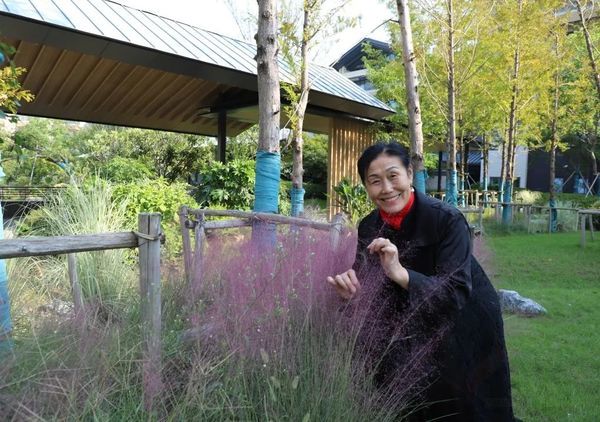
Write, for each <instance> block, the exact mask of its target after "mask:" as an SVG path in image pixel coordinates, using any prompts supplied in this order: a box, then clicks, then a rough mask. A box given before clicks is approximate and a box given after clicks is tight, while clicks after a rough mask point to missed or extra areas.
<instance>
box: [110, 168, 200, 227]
mask: <svg viewBox="0 0 600 422" xmlns="http://www.w3.org/2000/svg"><path fill="white" fill-rule="evenodd" d="M187 189H188V186H187V185H186V184H185V183H172V184H169V183H167V181H166V180H164V179H156V180H147V181H142V182H137V183H126V184H121V185H115V188H114V194H113V198H114V200H115V201H116V202H117V203H126V204H127V206H126V209H125V218H126V222H127V226H128V227H130V228H132V229H133V228H137V221H138V214H139V213H141V212H159V213H160V214H161V215H162V221H163V223H164V224H168V223H171V222H178V221H179V220H178V216H177V213H178V211H179V207H180V206H181V205H184V204H185V205H189V206H191V207H195V206H196V204H195V201H194V199H193V198H192V197H191V196H190V195H189V194H188V192H187Z"/></svg>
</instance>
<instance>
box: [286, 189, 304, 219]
mask: <svg viewBox="0 0 600 422" xmlns="http://www.w3.org/2000/svg"><path fill="white" fill-rule="evenodd" d="M304 193H305V191H304V189H297V188H295V187H293V186H292V191H291V193H290V197H291V199H292V217H300V216H301V215H302V214H303V213H304Z"/></svg>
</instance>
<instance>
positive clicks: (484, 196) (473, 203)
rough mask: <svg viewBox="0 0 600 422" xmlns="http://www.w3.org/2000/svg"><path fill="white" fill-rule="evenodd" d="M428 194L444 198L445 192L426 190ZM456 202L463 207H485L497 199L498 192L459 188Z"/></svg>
mask: <svg viewBox="0 0 600 422" xmlns="http://www.w3.org/2000/svg"><path fill="white" fill-rule="evenodd" d="M427 194H428V195H431V196H433V197H434V198H437V199H441V200H442V201H444V200H445V199H446V192H444V191H442V192H427ZM457 200H458V203H459V204H460V205H462V206H464V207H465V208H480V207H486V206H487V205H488V204H490V203H493V202H496V201H497V200H498V192H496V191H491V190H490V191H480V190H461V191H459V192H458V197H457Z"/></svg>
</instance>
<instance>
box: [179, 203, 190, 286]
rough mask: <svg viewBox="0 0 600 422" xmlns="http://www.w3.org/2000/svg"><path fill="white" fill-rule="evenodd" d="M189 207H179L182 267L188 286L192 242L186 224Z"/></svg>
mask: <svg viewBox="0 0 600 422" xmlns="http://www.w3.org/2000/svg"><path fill="white" fill-rule="evenodd" d="M188 211H189V209H188V207H187V206H185V205H183V206H182V207H181V208H179V226H180V227H181V240H182V242H183V267H184V269H185V279H186V281H187V283H188V286H189V285H190V284H191V282H192V262H193V261H192V242H191V241H190V228H189V227H188V226H187V224H186V223H187V221H188V215H189V212H188Z"/></svg>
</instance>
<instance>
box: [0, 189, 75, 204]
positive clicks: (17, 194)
mask: <svg viewBox="0 0 600 422" xmlns="http://www.w3.org/2000/svg"><path fill="white" fill-rule="evenodd" d="M63 189H65V188H64V187H60V186H58V187H57V186H0V201H32V200H35V201H41V200H44V199H45V198H46V197H48V196H49V195H51V194H54V193H57V192H60V191H61V190H63Z"/></svg>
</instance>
